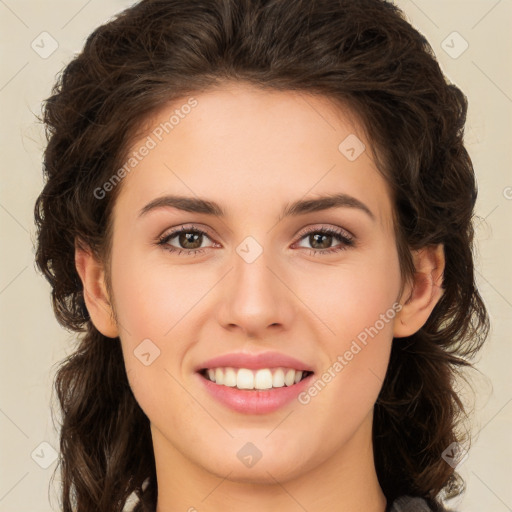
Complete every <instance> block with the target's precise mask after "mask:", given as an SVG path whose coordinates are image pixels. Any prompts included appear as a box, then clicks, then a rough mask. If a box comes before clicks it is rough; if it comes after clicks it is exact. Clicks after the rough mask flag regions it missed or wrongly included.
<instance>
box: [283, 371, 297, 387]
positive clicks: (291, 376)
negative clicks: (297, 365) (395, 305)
mask: <svg viewBox="0 0 512 512" xmlns="http://www.w3.org/2000/svg"><path fill="white" fill-rule="evenodd" d="M294 382H295V370H292V369H290V370H288V371H287V372H286V373H285V375H284V383H285V384H286V385H287V386H291V385H292V384H293V383H294Z"/></svg>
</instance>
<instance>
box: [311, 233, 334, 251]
mask: <svg viewBox="0 0 512 512" xmlns="http://www.w3.org/2000/svg"><path fill="white" fill-rule="evenodd" d="M319 238H323V239H324V243H323V244H322V242H321V241H320V244H321V245H322V247H321V248H323V249H325V248H328V247H329V245H330V242H331V239H332V235H326V234H322V233H316V234H314V235H312V239H313V242H311V240H310V243H311V245H312V246H313V247H315V244H316V243H317V242H318V241H319V240H318V239H319ZM325 239H326V240H327V243H325Z"/></svg>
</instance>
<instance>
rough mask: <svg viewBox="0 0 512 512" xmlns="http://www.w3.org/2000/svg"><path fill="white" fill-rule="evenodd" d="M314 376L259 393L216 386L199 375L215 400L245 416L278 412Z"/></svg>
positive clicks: (306, 385)
mask: <svg viewBox="0 0 512 512" xmlns="http://www.w3.org/2000/svg"><path fill="white" fill-rule="evenodd" d="M313 375H314V374H311V375H308V376H307V377H306V378H305V379H303V380H301V381H300V382H299V383H297V384H294V385H293V386H283V387H281V388H272V389H266V390H261V391H259V390H258V391H257V390H243V389H238V388H236V387H229V386H222V385H219V384H215V382H212V381H211V380H208V379H207V378H206V377H203V376H202V375H201V374H200V373H197V376H198V377H199V379H200V380H201V382H202V385H203V386H204V387H205V389H206V391H207V392H208V393H210V394H211V395H212V396H213V398H215V399H216V400H218V401H219V402H220V403H222V404H223V405H225V406H227V407H229V408H230V409H232V410H234V411H236V412H241V413H244V414H265V413H270V412H274V411H277V410H278V409H280V408H281V407H284V406H285V405H287V404H289V403H290V402H292V401H293V400H294V399H296V398H297V395H298V394H299V393H301V392H302V391H304V389H305V388H307V387H308V386H309V384H310V379H311V377H313Z"/></svg>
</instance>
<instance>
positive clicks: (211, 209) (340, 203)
mask: <svg viewBox="0 0 512 512" xmlns="http://www.w3.org/2000/svg"><path fill="white" fill-rule="evenodd" d="M165 207H172V208H177V209H178V210H182V211H185V212H192V213H203V214H206V215H213V216H215V217H222V218H225V217H226V212H225V210H224V209H223V208H222V207H221V206H220V205H219V204H218V203H216V202H215V201H209V200H206V199H200V198H196V197H187V196H176V195H166V196H162V197H157V198H156V199H153V201H150V202H149V203H148V204H147V205H146V206H144V207H143V208H142V209H141V210H140V212H139V217H142V216H143V215H145V214H147V213H148V212H150V211H152V210H155V209H157V208H165ZM341 207H345V208H347V207H348V208H356V209H358V210H361V211H363V212H365V213H366V214H367V215H368V216H369V217H370V218H371V219H372V220H375V215H374V214H373V213H372V211H371V210H370V209H369V208H368V206H366V205H365V204H364V203H362V202H361V201H360V200H359V199H356V198H355V197H352V196H350V195H348V194H331V195H326V196H321V197H317V198H313V199H299V200H298V201H294V202H293V203H291V204H287V205H286V206H285V208H284V209H283V211H282V213H281V215H280V216H279V220H282V219H283V218H285V217H289V216H298V215H303V214H305V213H311V212H318V211H323V210H329V209H331V208H341Z"/></svg>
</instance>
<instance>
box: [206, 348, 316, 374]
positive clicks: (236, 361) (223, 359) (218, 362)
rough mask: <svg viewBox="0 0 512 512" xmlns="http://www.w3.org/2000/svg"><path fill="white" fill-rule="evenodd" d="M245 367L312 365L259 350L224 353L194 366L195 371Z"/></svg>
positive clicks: (295, 368) (300, 366) (307, 366)
mask: <svg viewBox="0 0 512 512" xmlns="http://www.w3.org/2000/svg"><path fill="white" fill-rule="evenodd" d="M228 366H230V367H233V368H247V369H250V370H258V369H261V368H276V367H279V366H281V367H284V368H293V369H294V370H303V371H304V370H305V371H310V372H312V371H313V367H312V366H311V365H309V364H306V363H304V362H303V361H300V360H299V359H296V358H295V357H291V356H287V355H286V354H281V353H279V352H261V353H259V354H254V353H253V354H251V353H247V352H233V353H231V354H224V355H221V356H217V357H214V358H212V359H208V361H205V362H204V363H201V364H200V365H199V366H197V367H196V371H200V370H204V369H206V368H222V367H228Z"/></svg>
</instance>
